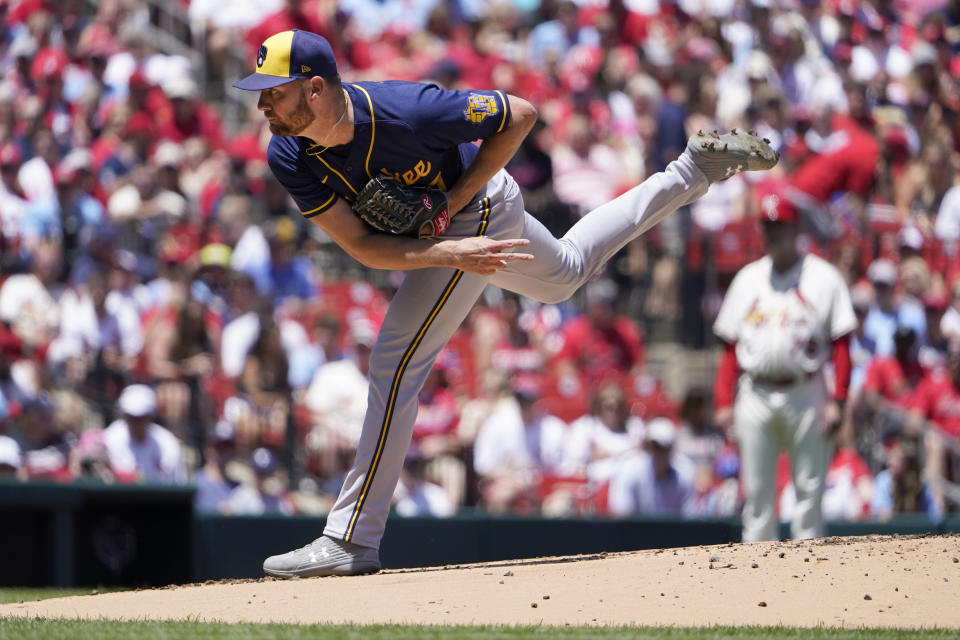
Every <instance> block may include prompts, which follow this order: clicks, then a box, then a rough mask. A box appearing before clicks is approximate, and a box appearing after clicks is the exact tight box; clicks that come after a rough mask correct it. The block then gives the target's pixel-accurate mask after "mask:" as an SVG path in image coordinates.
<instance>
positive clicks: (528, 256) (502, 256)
mask: <svg viewBox="0 0 960 640" xmlns="http://www.w3.org/2000/svg"><path fill="white" fill-rule="evenodd" d="M496 256H497V259H498V260H509V261H510V262H533V254H532V253H498V254H496Z"/></svg>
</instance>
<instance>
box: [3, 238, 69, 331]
mask: <svg viewBox="0 0 960 640" xmlns="http://www.w3.org/2000/svg"><path fill="white" fill-rule="evenodd" d="M28 266H29V271H28V272H27V273H15V274H13V275H11V276H9V277H8V278H6V279H4V281H3V283H2V284H0V320H2V321H3V322H4V323H6V326H8V327H9V328H10V329H11V330H12V331H13V333H14V334H15V335H16V336H17V338H19V339H20V341H21V342H22V343H23V345H24V347H26V348H27V349H30V350H32V349H35V348H38V347H41V346H42V345H46V344H47V343H49V342H50V340H51V339H53V338H54V336H56V334H57V333H58V332H59V331H60V328H61V327H60V325H61V311H60V309H59V307H58V299H59V298H60V296H61V294H62V293H63V288H62V287H61V286H60V285H59V283H58V282H57V279H58V277H59V276H60V273H61V270H62V269H63V260H62V254H61V251H60V247H59V246H57V245H54V244H44V245H43V246H42V247H38V248H37V250H36V251H35V252H34V255H33V256H31V258H30V260H29V263H28Z"/></svg>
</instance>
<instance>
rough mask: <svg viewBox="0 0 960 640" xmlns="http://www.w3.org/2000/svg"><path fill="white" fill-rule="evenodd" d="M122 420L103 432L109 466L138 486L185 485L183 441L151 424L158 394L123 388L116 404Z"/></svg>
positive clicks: (140, 386) (144, 388)
mask: <svg viewBox="0 0 960 640" xmlns="http://www.w3.org/2000/svg"><path fill="white" fill-rule="evenodd" d="M117 408H118V409H119V411H120V414H121V415H120V417H119V418H117V419H116V420H114V421H113V422H112V423H110V425H109V426H108V427H107V428H106V429H105V430H104V432H103V440H104V443H105V444H106V446H107V452H108V454H109V455H110V466H111V467H113V469H114V470H115V471H116V472H117V473H118V474H121V475H122V476H123V477H124V478H129V479H132V480H134V481H137V482H145V483H160V484H182V483H184V482H186V479H187V475H186V468H185V466H184V461H183V456H182V453H181V445H180V441H179V440H178V439H177V437H176V436H174V435H173V434H172V433H170V432H169V431H168V430H166V429H164V428H163V427H161V426H160V425H159V424H157V423H155V422H153V421H152V417H153V415H154V413H156V410H157V394H156V393H155V392H154V390H153V389H151V388H150V387H148V386H146V385H143V384H133V385H130V386H128V387H126V388H124V390H123V392H122V393H121V394H120V398H119V399H118V401H117Z"/></svg>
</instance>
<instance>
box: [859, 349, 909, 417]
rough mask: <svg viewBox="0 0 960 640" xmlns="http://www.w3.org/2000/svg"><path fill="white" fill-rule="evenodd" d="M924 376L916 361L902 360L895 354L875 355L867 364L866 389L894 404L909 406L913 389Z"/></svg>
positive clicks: (864, 384) (864, 386)
mask: <svg viewBox="0 0 960 640" xmlns="http://www.w3.org/2000/svg"><path fill="white" fill-rule="evenodd" d="M922 377H923V369H922V368H921V367H920V364H919V363H918V362H916V361H913V360H910V361H907V362H906V363H902V362H900V360H898V359H897V358H895V357H893V356H874V357H873V358H872V359H871V360H870V364H868V365H867V373H866V378H865V379H864V382H863V390H864V391H872V392H875V393H877V394H879V395H880V396H881V397H883V398H884V399H886V400H889V401H891V402H893V403H894V404H896V405H898V406H900V407H904V408H909V407H910V402H911V398H912V395H913V390H914V389H915V388H916V386H917V384H918V383H919V382H920V379H921V378H922Z"/></svg>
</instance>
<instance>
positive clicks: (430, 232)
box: [234, 30, 779, 577]
mask: <svg viewBox="0 0 960 640" xmlns="http://www.w3.org/2000/svg"><path fill="white" fill-rule="evenodd" d="M256 64H257V66H256V71H255V72H254V73H253V74H251V75H250V76H248V77H246V78H244V79H243V80H241V81H240V82H237V83H236V84H235V85H234V86H235V87H237V88H240V89H245V90H248V91H257V92H259V94H260V97H259V102H258V107H259V109H260V110H261V111H262V112H263V114H264V116H265V117H266V118H267V121H268V122H269V123H270V131H271V132H272V133H273V136H274V137H273V138H272V139H271V141H270V145H269V149H268V153H267V156H268V161H269V164H270V168H271V170H272V171H273V174H274V176H275V177H276V179H277V180H278V181H279V182H280V183H281V184H282V185H283V186H284V187H285V188H286V190H287V191H288V192H289V193H290V195H291V196H292V197H293V199H294V201H295V202H296V203H297V205H298V206H299V208H300V210H301V212H302V214H303V216H304V217H305V218H307V219H309V220H310V221H311V222H313V223H314V224H316V225H317V226H318V227H320V228H321V229H322V230H323V231H324V232H326V233H327V235H329V237H330V238H332V239H333V240H334V242H336V243H337V244H338V245H339V246H340V247H341V248H342V249H343V250H344V251H346V252H347V253H349V254H350V255H351V256H353V257H354V258H356V259H357V260H359V261H360V262H361V263H363V264H365V265H367V266H368V267H371V268H377V269H389V270H403V271H406V272H407V274H406V278H405V280H404V282H403V285H402V286H401V287H400V289H399V290H398V291H397V293H396V295H395V296H394V298H393V300H392V301H391V303H390V308H389V310H388V312H387V314H386V318H385V319H384V322H383V325H382V328H381V330H380V335H379V336H378V338H377V341H376V344H375V345H374V347H373V352H372V355H371V362H370V393H369V404H368V407H367V413H366V416H365V421H364V424H363V429H362V433H361V436H360V442H359V444H358V448H357V457H356V460H355V462H354V464H353V467H352V468H351V470H350V472H349V473H348V475H347V478H346V481H345V482H344V485H343V489H342V491H341V493H340V495H339V497H338V499H337V502H336V504H335V506H334V508H333V510H332V511H331V512H330V515H329V517H328V518H327V524H326V528H325V530H324V535H323V536H322V537H320V538H318V539H317V540H315V541H313V542H311V543H310V544H308V545H306V546H305V547H303V548H301V549H296V550H294V551H291V552H289V553H285V554H283V555H278V556H272V557H270V558H267V560H266V561H265V562H264V571H265V572H266V573H268V574H270V575H274V576H281V577H292V576H318V575H331V574H357V573H370V572H374V571H377V570H378V569H379V568H380V561H379V555H378V548H379V545H380V538H381V536H382V535H383V531H384V528H385V526H386V521H387V514H388V512H389V508H390V499H391V496H392V495H393V492H394V487H395V486H396V484H397V480H398V478H399V475H400V471H401V468H402V466H403V459H404V455H405V453H406V451H407V447H408V446H409V443H410V438H411V431H412V428H413V424H414V420H415V418H416V412H417V394H418V392H419V390H420V387H421V385H422V384H423V382H424V379H425V378H426V376H427V373H429V371H430V368H431V367H432V365H433V362H434V359H435V358H436V356H437V353H438V352H439V351H440V349H441V348H442V347H443V346H444V344H445V343H446V342H447V340H449V338H450V336H451V335H452V334H453V332H454V330H455V329H456V328H457V327H458V325H459V324H460V323H461V322H462V321H463V319H464V317H465V316H466V314H467V312H468V311H469V310H470V308H471V307H472V306H473V304H474V302H475V301H476V299H477V298H478V297H479V295H480V293H481V291H482V290H483V288H484V287H486V286H487V285H488V284H490V283H493V284H495V285H498V286H500V287H503V288H505V289H508V290H510V291H514V292H517V293H520V294H523V295H527V296H531V297H533V298H536V299H538V300H541V301H544V302H558V301H560V300H564V299H566V298H568V297H569V296H570V295H571V294H572V293H573V292H574V291H575V290H576V289H577V288H578V287H579V286H580V285H582V284H583V283H585V282H586V281H587V280H588V279H589V278H590V277H591V276H592V275H593V274H594V273H595V272H596V271H597V270H598V269H599V268H600V267H601V266H602V265H603V264H604V262H605V261H606V260H607V259H609V258H610V257H611V256H613V255H614V254H615V253H616V252H617V251H618V250H619V249H620V248H621V247H623V246H624V245H625V244H627V243H628V242H630V241H631V240H632V239H634V238H636V237H637V236H639V235H640V234H642V233H644V232H645V231H647V230H648V229H649V228H650V227H652V226H653V225H655V224H657V223H658V222H659V221H660V220H662V219H663V218H664V217H666V216H667V215H669V214H670V213H671V212H672V211H674V210H676V209H677V208H679V207H681V206H684V205H686V204H689V203H690V202H692V201H693V200H695V199H697V198H699V197H700V196H701V195H703V194H704V193H705V192H706V190H707V187H708V186H709V184H710V183H711V182H714V181H717V180H722V179H724V178H727V177H729V176H732V175H734V174H735V173H737V172H739V171H746V170H753V169H769V168H770V167H772V166H774V165H775V164H776V163H777V160H778V159H779V157H778V155H777V154H776V153H775V152H774V151H773V150H772V149H771V148H770V146H769V145H768V144H767V143H766V142H764V141H763V140H760V139H758V138H756V137H755V136H752V135H748V134H745V133H740V134H736V133H731V134H728V135H724V136H720V135H718V134H716V133H713V134H698V135H695V136H693V137H692V138H691V139H690V141H689V144H688V146H687V149H686V151H685V152H684V153H683V154H682V155H681V156H680V157H679V158H678V159H677V160H676V161H674V162H673V163H671V164H670V166H669V167H667V169H666V171H664V172H663V173H659V174H656V175H653V176H651V177H650V178H649V179H647V180H646V181H645V182H644V183H643V184H641V185H639V186H637V187H635V188H634V189H632V190H631V191H629V192H627V193H625V194H623V195H622V196H620V197H619V198H617V199H616V200H614V201H612V202H610V203H608V204H606V205H604V206H602V207H600V208H598V209H596V210H595V211H593V212H591V213H589V214H588V215H586V216H585V217H584V218H583V219H582V220H581V221H580V222H578V223H577V224H576V225H575V226H574V227H573V228H572V229H571V230H570V231H569V232H568V233H567V234H566V236H564V237H563V238H561V239H557V238H554V237H553V236H552V235H551V234H550V233H549V232H548V231H547V230H546V229H545V228H544V227H543V225H541V224H540V223H539V222H538V221H537V220H536V219H535V218H533V217H531V216H530V215H528V214H527V213H525V211H524V206H523V199H522V198H521V195H520V190H519V188H518V187H517V185H516V183H515V182H514V181H513V179H512V178H511V177H510V176H509V175H508V174H507V173H506V172H505V171H503V167H504V165H506V163H507V161H509V160H510V158H511V157H512V156H513V155H514V153H515V152H516V150H517V148H518V147H519V146H520V143H521V142H522V141H523V139H524V137H525V136H526V135H527V133H528V132H529V131H530V128H531V127H532V126H533V124H534V122H535V120H536V116H537V113H536V110H535V109H534V107H533V106H532V105H530V104H529V103H528V102H526V101H525V100H522V99H520V98H517V97H516V96H511V95H507V94H505V93H504V92H502V91H496V90H492V91H488V90H477V91H448V90H444V89H441V88H440V87H437V86H435V85H428V84H419V83H411V82H356V83H341V81H340V77H339V75H338V72H337V64H336V60H335V59H334V55H333V52H332V50H331V48H330V45H329V43H328V42H327V41H326V40H325V39H324V38H323V37H321V36H319V35H316V34H313V33H310V32H307V31H298V30H293V31H284V32H281V33H277V34H275V35H273V36H271V37H269V38H267V40H266V41H264V43H263V45H262V46H261V47H260V49H259V51H258V54H257V60H256ZM474 140H481V141H482V143H481V144H480V145H479V146H477V145H474V144H472V142H473V141H474Z"/></svg>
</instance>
